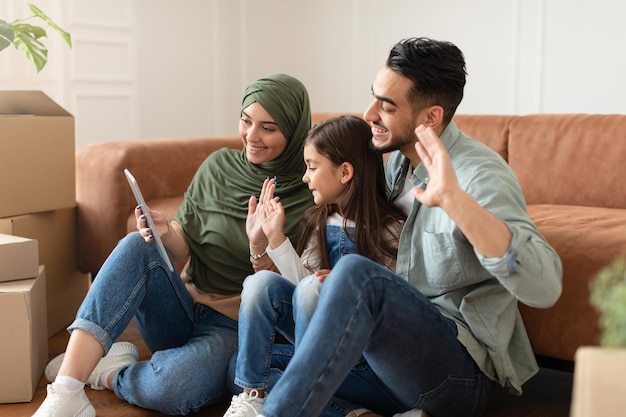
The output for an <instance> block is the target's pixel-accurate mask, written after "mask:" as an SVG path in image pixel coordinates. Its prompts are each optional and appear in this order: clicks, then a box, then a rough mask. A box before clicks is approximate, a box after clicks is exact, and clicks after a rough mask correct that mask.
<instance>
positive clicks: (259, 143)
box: [239, 102, 287, 165]
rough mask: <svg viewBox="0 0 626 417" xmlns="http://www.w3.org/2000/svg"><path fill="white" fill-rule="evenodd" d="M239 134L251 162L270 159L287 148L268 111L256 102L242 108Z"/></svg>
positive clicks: (283, 136)
mask: <svg viewBox="0 0 626 417" xmlns="http://www.w3.org/2000/svg"><path fill="white" fill-rule="evenodd" d="M239 136H241V140H242V141H243V146H244V148H245V149H246V156H247V157H248V160H249V161H250V162H252V163H253V164H257V165H258V164H262V163H264V162H269V161H272V160H274V159H276V158H278V157H279V156H280V155H281V154H282V153H283V151H284V150H285V149H286V148H287V139H286V138H285V135H283V133H282V132H281V131H280V129H279V128H278V125H277V124H276V122H274V119H272V117H271V116H270V115H269V113H268V112H267V111H265V109H264V108H263V107H262V106H261V105H260V104H259V103H256V102H255V103H252V104H250V105H249V106H248V107H246V108H245V109H243V110H242V112H241V118H240V119H239Z"/></svg>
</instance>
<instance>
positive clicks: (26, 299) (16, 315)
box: [0, 234, 48, 403]
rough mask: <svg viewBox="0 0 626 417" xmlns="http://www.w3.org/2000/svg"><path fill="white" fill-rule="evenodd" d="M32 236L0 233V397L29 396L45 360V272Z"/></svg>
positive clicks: (2, 399)
mask: <svg viewBox="0 0 626 417" xmlns="http://www.w3.org/2000/svg"><path fill="white" fill-rule="evenodd" d="M37 249H38V245H37V241H36V240H32V239H24V238H21V237H16V236H11V235H4V234H0V265H2V267H1V268H0V335H2V336H1V337H0V375H4V376H5V377H4V378H2V379H0V402H3V403H6V402H23V401H30V400H32V398H33V394H34V392H35V389H36V388H37V383H38V382H39V379H40V378H41V375H42V373H43V369H44V366H45V365H46V362H47V359H48V343H47V342H48V330H47V322H46V276H45V268H44V266H43V265H39V257H38V250H37Z"/></svg>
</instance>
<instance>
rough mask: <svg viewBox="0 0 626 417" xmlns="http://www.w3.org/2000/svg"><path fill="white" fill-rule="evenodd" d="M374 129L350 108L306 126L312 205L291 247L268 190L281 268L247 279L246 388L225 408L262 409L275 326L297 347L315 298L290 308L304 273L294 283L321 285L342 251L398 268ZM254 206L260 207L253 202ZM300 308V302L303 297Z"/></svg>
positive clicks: (272, 247)
mask: <svg viewBox="0 0 626 417" xmlns="http://www.w3.org/2000/svg"><path fill="white" fill-rule="evenodd" d="M371 137H372V135H371V130H370V127H369V126H368V124H367V123H366V122H365V121H363V120H362V119H360V118H358V117H354V116H342V117H337V118H334V119H329V120H327V121H324V122H322V123H319V124H317V125H316V126H315V127H314V128H313V129H311V131H310V132H309V134H308V136H307V138H306V140H305V144H304V161H305V163H306V166H307V170H306V173H305V174H304V176H303V178H302V180H303V181H304V182H305V183H306V184H308V186H309V190H310V191H311V192H312V194H313V199H314V201H315V204H316V205H315V206H314V207H312V208H310V209H309V210H307V211H306V213H305V214H304V216H303V218H302V222H301V224H300V231H299V238H298V245H297V249H296V250H294V247H293V245H292V244H291V241H290V240H289V238H288V237H287V236H286V235H285V233H284V220H285V211H284V209H283V205H282V203H281V202H280V201H279V200H278V199H277V198H273V199H270V200H269V201H268V203H267V204H265V205H264V214H263V216H262V217H263V221H262V228H263V231H264V234H265V236H267V240H268V246H267V248H265V251H264V252H263V253H264V254H267V256H269V257H270V258H271V259H272V260H273V261H274V264H275V265H276V267H277V268H278V270H279V271H280V273H281V275H282V276H281V275H278V274H276V273H275V272H272V271H267V270H265V271H259V272H257V273H255V274H254V275H251V276H249V277H248V278H246V280H245V282H244V289H243V292H242V304H241V307H240V310H239V353H238V355H237V358H236V359H237V362H236V369H235V378H234V382H235V384H236V385H237V386H239V387H241V388H243V390H244V392H243V393H241V394H240V395H239V396H234V397H233V399H232V402H231V406H230V408H229V409H228V410H227V412H226V414H225V416H228V417H235V416H237V417H243V416H254V415H256V414H257V413H258V411H259V410H260V408H261V405H262V402H263V398H264V397H265V389H266V387H268V385H269V377H270V372H269V364H270V359H271V353H272V348H273V344H274V337H275V331H276V330H278V331H279V332H280V333H281V334H282V335H283V336H285V337H286V338H287V339H288V340H289V341H291V342H295V344H296V348H297V345H298V341H299V340H300V338H301V336H302V334H303V333H304V330H305V329H306V327H307V325H308V320H309V318H310V316H311V315H312V313H313V310H314V309H315V305H316V301H317V300H298V302H305V301H306V302H307V306H306V309H305V310H306V314H303V315H300V316H297V317H294V316H293V313H292V311H293V310H292V304H291V302H292V301H291V300H292V296H293V293H294V289H295V286H296V284H297V283H298V282H299V281H300V280H301V279H302V278H303V277H305V276H310V275H311V274H314V276H313V277H309V278H307V279H306V280H304V281H302V282H301V283H300V284H298V285H320V283H321V282H322V281H323V280H324V278H325V277H326V275H327V274H328V272H329V270H330V269H331V268H332V267H333V266H334V265H335V263H336V262H337V261H338V260H339V258H340V257H341V256H342V255H344V254H347V253H359V254H361V255H364V256H367V257H369V258H371V259H372V260H374V261H376V262H378V263H380V264H382V265H384V266H386V267H387V268H389V269H391V270H394V269H395V259H396V253H397V245H398V239H399V236H400V231H401V229H402V223H403V219H404V216H403V214H402V212H401V211H400V210H399V209H398V208H397V207H395V206H394V205H392V204H391V203H389V202H387V199H386V192H385V179H384V171H383V163H382V157H381V155H380V154H379V153H377V152H376V151H374V150H373V149H372V148H371V147H370V146H369V142H370V141H371ZM275 187H276V184H275V181H274V180H269V181H267V182H266V183H265V185H264V192H268V193H270V194H271V193H272V191H273V190H274V189H275ZM251 212H252V213H255V214H256V215H258V214H259V213H258V212H257V210H256V208H255V207H252V206H251ZM298 310H299V311H302V310H303V308H302V306H301V305H299V309H298ZM344 411H345V413H344V414H347V413H348V412H349V411H351V410H350V409H345V410H344Z"/></svg>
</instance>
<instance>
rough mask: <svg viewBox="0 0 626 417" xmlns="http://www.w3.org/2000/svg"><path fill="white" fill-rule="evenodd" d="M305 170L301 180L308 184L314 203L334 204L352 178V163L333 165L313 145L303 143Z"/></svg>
mask: <svg viewBox="0 0 626 417" xmlns="http://www.w3.org/2000/svg"><path fill="white" fill-rule="evenodd" d="M304 162H305V164H306V172H305V173H304V176H303V177H302V181H304V182H305V183H307V184H308V185H309V190H311V193H312V194H313V200H314V201H315V204H318V205H320V204H335V203H337V201H338V199H339V197H340V196H341V195H342V194H343V193H344V191H345V190H346V188H347V187H348V183H349V182H350V180H351V179H352V172H353V170H352V164H350V163H348V162H344V163H342V164H341V165H339V166H336V165H334V164H333V163H332V162H331V161H330V159H328V158H326V157H325V156H323V155H322V154H320V153H319V152H318V151H317V149H316V148H315V146H314V145H311V144H306V145H304Z"/></svg>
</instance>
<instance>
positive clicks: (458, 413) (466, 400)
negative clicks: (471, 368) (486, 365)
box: [415, 374, 493, 417]
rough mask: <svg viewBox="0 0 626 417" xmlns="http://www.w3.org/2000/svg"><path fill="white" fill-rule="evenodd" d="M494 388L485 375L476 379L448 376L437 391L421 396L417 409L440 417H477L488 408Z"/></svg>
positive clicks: (477, 376) (416, 405)
mask: <svg viewBox="0 0 626 417" xmlns="http://www.w3.org/2000/svg"><path fill="white" fill-rule="evenodd" d="M492 386H493V384H492V382H491V381H490V380H489V379H488V378H487V377H486V376H485V375H483V374H478V375H476V376H475V377H474V378H458V377H453V376H448V377H447V378H446V379H445V380H444V381H443V382H442V383H441V384H440V385H439V386H437V387H436V388H435V389H433V390H431V391H428V392H425V393H423V394H422V395H420V398H419V399H418V401H417V403H416V404H415V408H419V409H421V410H424V411H426V412H428V413H431V414H432V415H435V416H438V417H439V416H440V417H477V416H480V415H481V414H482V412H483V411H484V409H485V407H486V406H487V402H488V400H489V395H490V393H491V389H492Z"/></svg>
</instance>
